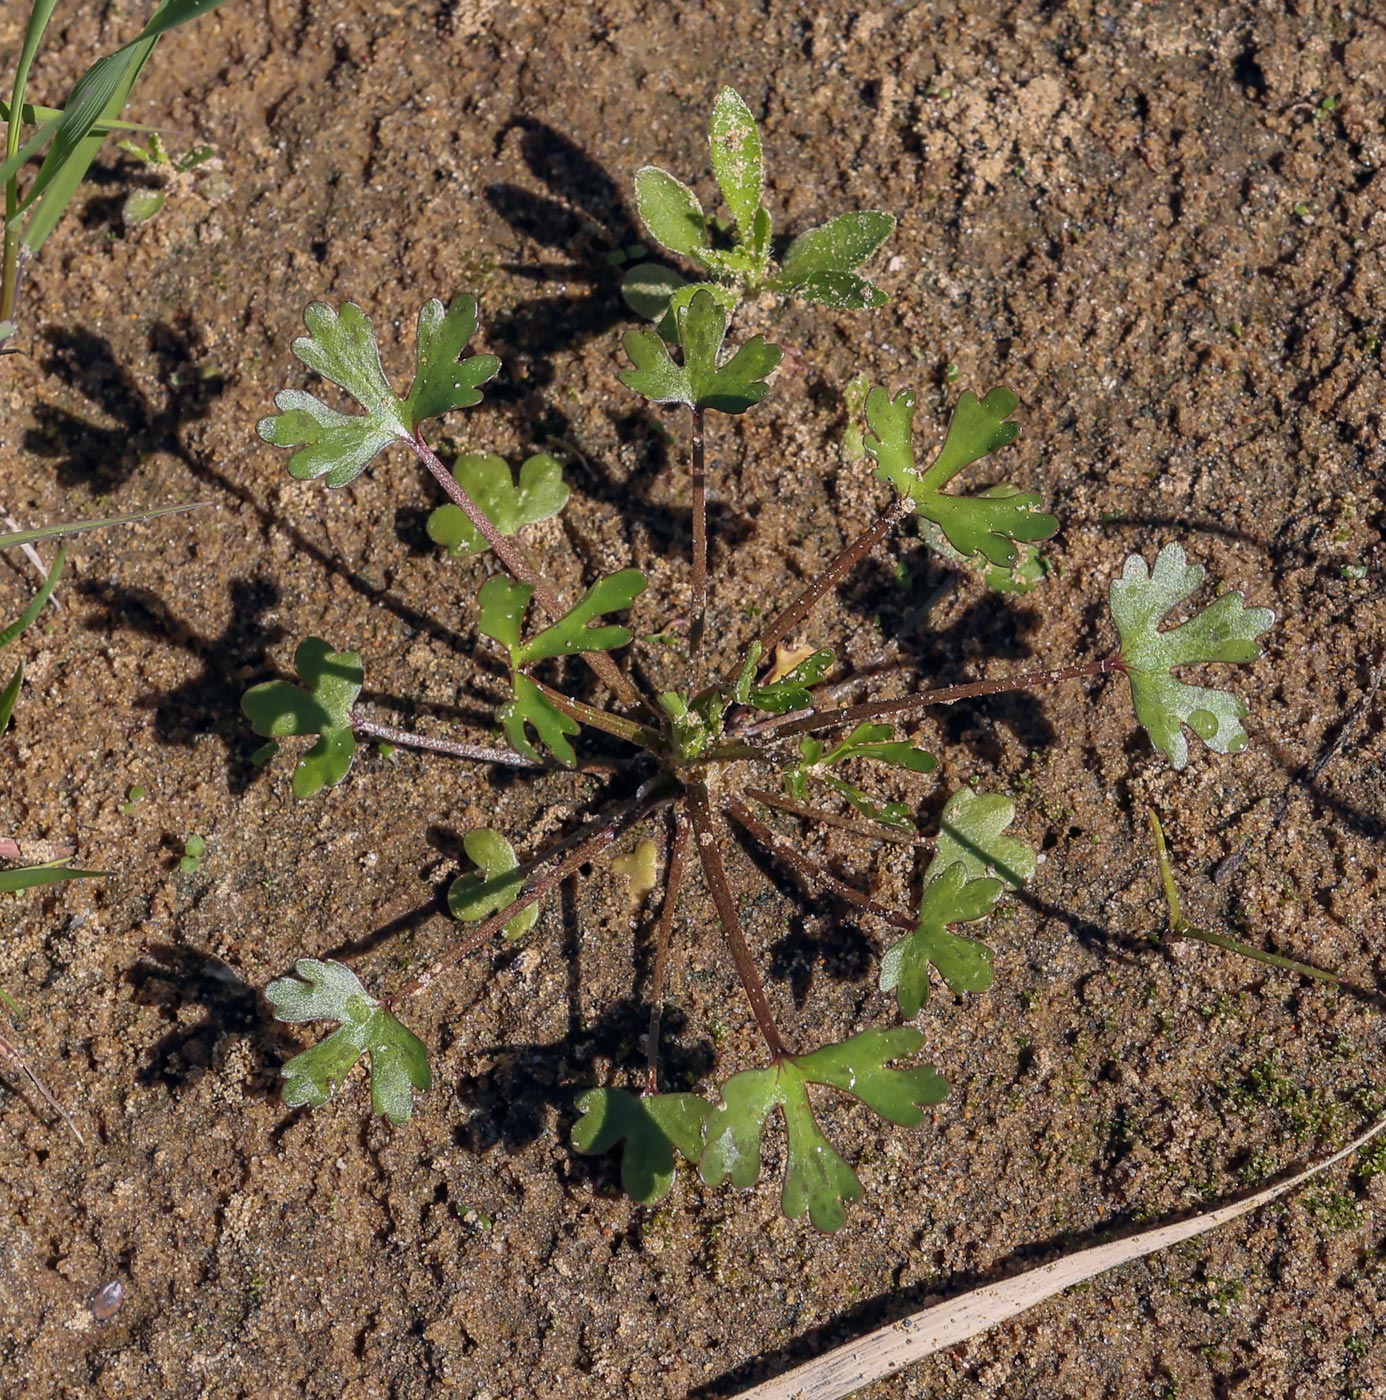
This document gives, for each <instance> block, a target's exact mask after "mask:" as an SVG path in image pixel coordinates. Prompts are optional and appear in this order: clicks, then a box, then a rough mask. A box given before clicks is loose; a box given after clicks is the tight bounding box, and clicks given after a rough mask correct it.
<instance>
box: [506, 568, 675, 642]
mask: <svg viewBox="0 0 1386 1400" xmlns="http://www.w3.org/2000/svg"><path fill="white" fill-rule="evenodd" d="M647 582H648V580H647V579H646V578H645V575H644V574H642V573H641V572H640V570H639V569H621V570H620V571H619V572H618V573H614V574H607V575H606V577H605V578H599V579H598V580H597V581H596V583H594V584H593V585H592V586H591V587H590V588H589V589H588V590H587V591H586V592H585V593H584V594H583V595H582V597H581V598H579V599H578V600H577V602H576V603H575V604H574V605H573V606H572V607H571V608H569V610H568V611H567V612H566V613H564V614H563V616H562V617H560V618H559V619H558V621H557V622H554V623H551V624H550V625H549V626H548V627H546V628H544V630H543V631H542V632H539V633H537V634H536V635H535V636H533V637H531V638H530V639H529V641H527V642H525V643H523V645H521V646H520V648H519V651H518V653H517V656H516V662H515V664H516V665H517V666H527V665H529V664H530V663H532V662H535V661H542V660H543V659H544V658H545V657H546V656H572V655H574V654H575V653H577V652H582V651H610V650H612V649H613V648H614V647H623V646H625V645H626V644H627V643H628V642H629V641H630V639H631V632H630V629H629V628H627V627H620V626H616V625H614V624H608V625H607V626H603V627H596V626H593V625H592V624H593V623H594V622H595V621H596V619H597V618H599V617H604V616H605V615H606V614H607V613H613V612H622V611H624V610H625V609H626V608H628V607H630V606H631V604H632V603H634V602H635V600H636V598H638V597H639V596H640V594H642V593H643V592H644V591H645V587H646V584H647Z"/></svg>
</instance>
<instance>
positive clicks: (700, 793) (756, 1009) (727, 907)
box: [687, 783, 791, 1060]
mask: <svg viewBox="0 0 1386 1400" xmlns="http://www.w3.org/2000/svg"><path fill="white" fill-rule="evenodd" d="M687 797H688V814H689V816H690V817H692V819H693V831H694V834H695V835H696V837H697V846H698V860H699V862H700V863H701V865H702V867H703V878H704V879H705V880H706V881H707V887H708V891H709V893H711V895H712V903H713V906H714V907H715V908H716V910H717V917H718V919H719V920H720V921H721V924H722V933H723V936H724V937H725V938H726V940H727V947H728V949H729V950H730V952H731V955H732V962H733V963H734V964H735V965H736V975H737V976H738V977H739V978H740V979H741V986H742V989H743V990H744V991H745V993H746V1000H747V1001H748V1002H749V1003H750V1006H751V1014H752V1015H753V1016H754V1017H755V1019H756V1025H757V1026H758V1027H759V1029H760V1033H761V1036H762V1037H763V1038H764V1040H765V1043H766V1045H767V1046H769V1048H770V1053H771V1055H772V1056H774V1058H775V1059H776V1060H783V1059H787V1058H788V1057H789V1055H790V1053H791V1052H790V1049H789V1046H788V1044H787V1043H786V1041H785V1038H784V1036H782V1035H781V1034H780V1028H779V1026H778V1025H777V1024H776V1023H775V1015H774V1012H772V1011H771V1010H770V998H769V997H768V996H767V995H766V994H765V983H764V982H763V981H762V980H761V976H760V972H759V971H758V970H757V968H756V965H755V960H754V959H753V958H752V957H751V950H750V949H749V948H748V947H747V946H746V935H745V934H744V933H742V931H741V920H740V918H739V917H738V916H737V912H736V899H735V897H734V896H733V895H732V890H731V885H730V883H729V882H728V880H727V872H726V870H725V869H723V866H722V853H721V851H720V850H719V849H718V846H717V832H716V831H715V830H714V828H713V816H712V808H711V806H710V804H709V802H708V795H707V787H706V786H705V785H704V784H703V783H690V784H689V786H688V788H687Z"/></svg>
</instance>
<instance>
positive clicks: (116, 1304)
mask: <svg viewBox="0 0 1386 1400" xmlns="http://www.w3.org/2000/svg"><path fill="white" fill-rule="evenodd" d="M124 1302H125V1285H124V1284H123V1283H121V1281H120V1280H119V1279H113V1280H112V1281H111V1282H110V1283H103V1284H102V1285H101V1287H100V1288H93V1289H92V1291H91V1315H92V1316H93V1317H94V1318H95V1319H96V1320H97V1321H98V1322H106V1321H108V1320H109V1319H110V1318H113V1317H114V1316H115V1315H116V1314H117V1313H118V1312H119V1311H120V1309H121V1305H122V1304H123V1303H124Z"/></svg>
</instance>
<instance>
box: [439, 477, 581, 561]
mask: <svg viewBox="0 0 1386 1400" xmlns="http://www.w3.org/2000/svg"><path fill="white" fill-rule="evenodd" d="M452 475H453V479H454V480H455V481H456V482H457V484H458V485H459V486H460V487H461V488H462V489H463V490H464V491H465V492H466V493H467V494H468V495H469V496H470V497H471V498H472V500H473V501H475V502H476V503H477V505H478V506H480V507H481V509H482V511H483V512H484V514H485V516H486V518H487V519H488V520H489V521H490V522H491V524H492V525H494V526H495V527H496V529H497V530H499V531H500V532H501V534H503V535H517V534H519V532H520V531H521V530H522V529H524V527H525V526H526V525H535V524H538V522H539V521H541V520H548V519H550V518H551V517H553V516H555V515H557V514H558V513H559V511H561V510H562V509H563V507H564V506H565V505H567V503H568V496H569V494H570V493H569V490H568V486H567V484H566V483H565V482H564V480H563V468H562V467H561V466H560V465H559V463H558V462H557V460H555V459H554V458H553V457H550V456H549V455H548V453H546V452H539V453H536V454H535V455H534V456H532V457H529V458H527V459H526V460H525V462H524V463H523V464H522V465H521V467H520V474H519V480H518V481H517V480H516V479H515V477H514V476H513V475H512V474H511V471H510V466H509V464H508V463H507V462H506V461H505V459H504V458H503V457H498V456H496V454H495V453H494V452H468V453H466V454H465V455H464V456H461V457H459V458H458V459H457V461H456V462H455V463H454V464H453V468H452ZM426 528H427V530H428V537H429V539H431V540H432V541H433V542H434V543H435V544H441V545H443V546H444V547H445V548H446V549H447V551H448V553H449V554H451V555H453V556H454V558H456V557H458V556H467V555H478V554H485V552H486V551H487V550H488V549H489V548H490V547H491V546H490V545H489V544H487V542H486V540H485V538H484V537H483V536H482V534H481V532H480V531H479V530H478V529H477V528H476V526H475V525H473V524H472V522H471V521H470V520H468V519H467V516H466V514H465V513H464V512H463V511H462V510H460V509H459V508H458V507H457V506H455V505H453V504H452V503H451V502H449V503H448V504H447V505H442V506H439V507H438V508H437V510H435V511H433V512H432V514H430V515H429V517H428V524H427V527H426Z"/></svg>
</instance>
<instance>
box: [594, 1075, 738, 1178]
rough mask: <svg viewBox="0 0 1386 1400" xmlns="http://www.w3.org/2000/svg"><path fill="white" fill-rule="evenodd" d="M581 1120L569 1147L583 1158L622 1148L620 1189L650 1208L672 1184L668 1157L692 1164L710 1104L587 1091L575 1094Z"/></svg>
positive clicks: (693, 1097)
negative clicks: (677, 1154) (678, 1155)
mask: <svg viewBox="0 0 1386 1400" xmlns="http://www.w3.org/2000/svg"><path fill="white" fill-rule="evenodd" d="M577 1106H578V1108H579V1109H580V1110H581V1111H582V1117H581V1118H579V1119H578V1121H577V1122H576V1123H575V1124H574V1125H573V1146H574V1147H575V1148H577V1150H578V1151H579V1152H583V1153H591V1154H596V1153H601V1152H609V1151H610V1150H611V1149H612V1148H613V1147H615V1146H616V1144H617V1143H618V1142H624V1143H625V1149H624V1151H623V1152H622V1154H621V1185H622V1187H623V1188H624V1189H625V1192H626V1194H627V1195H628V1196H630V1197H632V1198H633V1199H634V1200H637V1201H639V1202H640V1204H641V1205H645V1206H648V1205H653V1204H654V1203H655V1202H656V1201H659V1200H663V1198H664V1197H665V1196H667V1195H668V1194H669V1188H670V1187H671V1186H672V1185H673V1184H674V1152H675V1151H676V1150H677V1151H678V1152H680V1153H682V1154H683V1156H684V1157H686V1158H687V1159H688V1160H689V1161H690V1162H696V1161H697V1160H698V1157H699V1155H700V1153H701V1152H702V1147H703V1144H702V1126H703V1122H704V1120H705V1119H706V1118H707V1115H708V1114H709V1113H710V1112H711V1111H712V1105H711V1104H710V1103H708V1101H707V1100H706V1099H704V1098H701V1097H699V1096H698V1095H697V1094H645V1095H641V1096H636V1095H635V1094H629V1093H627V1092H626V1091H625V1090H624V1089H589V1090H588V1091H587V1092H586V1093H585V1094H580V1095H579V1096H578V1099H577Z"/></svg>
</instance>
